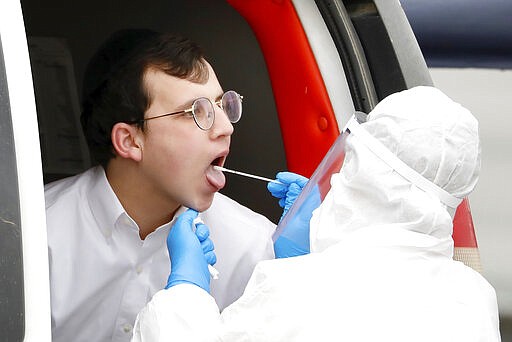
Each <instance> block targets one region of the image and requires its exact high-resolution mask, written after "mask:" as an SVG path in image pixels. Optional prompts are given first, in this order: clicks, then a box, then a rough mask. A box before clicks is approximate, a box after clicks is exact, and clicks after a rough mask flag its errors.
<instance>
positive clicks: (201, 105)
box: [192, 97, 215, 131]
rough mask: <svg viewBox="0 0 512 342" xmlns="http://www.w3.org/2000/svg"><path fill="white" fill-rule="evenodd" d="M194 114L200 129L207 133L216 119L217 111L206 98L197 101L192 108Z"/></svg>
mask: <svg viewBox="0 0 512 342" xmlns="http://www.w3.org/2000/svg"><path fill="white" fill-rule="evenodd" d="M192 113H193V114H194V120H195V121H196V124H197V126H198V127H199V128H201V129H203V130H205V131H206V130H208V129H210V128H211V127H212V125H213V120H214V119H215V110H214V109H213V105H212V103H211V102H210V100H208V99H207V98H204V97H201V98H199V99H197V100H195V101H194V104H193V106H192Z"/></svg>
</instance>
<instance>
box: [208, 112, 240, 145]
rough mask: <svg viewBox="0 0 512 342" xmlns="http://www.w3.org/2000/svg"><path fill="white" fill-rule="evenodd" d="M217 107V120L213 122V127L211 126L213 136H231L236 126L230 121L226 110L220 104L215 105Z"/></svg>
mask: <svg viewBox="0 0 512 342" xmlns="http://www.w3.org/2000/svg"><path fill="white" fill-rule="evenodd" d="M214 108H215V121H214V122H213V126H212V128H210V132H211V134H212V136H213V137H215V138H216V137H221V136H231V134H233V131H234V128H233V124H232V123H231V121H229V118H228V116H227V115H226V113H224V110H222V108H220V107H219V106H214Z"/></svg>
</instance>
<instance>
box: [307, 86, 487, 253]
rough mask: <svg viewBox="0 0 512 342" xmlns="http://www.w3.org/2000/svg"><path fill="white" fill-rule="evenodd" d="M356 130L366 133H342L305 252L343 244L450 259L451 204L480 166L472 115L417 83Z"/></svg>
mask: <svg viewBox="0 0 512 342" xmlns="http://www.w3.org/2000/svg"><path fill="white" fill-rule="evenodd" d="M349 129H350V128H349ZM358 129H359V130H362V131H363V133H365V134H357V132H356V131H354V132H351V134H350V135H349V136H348V137H347V141H346V147H345V160H344V163H343V166H342V168H341V170H340V172H339V173H337V174H334V175H333V176H332V178H331V189H330V191H329V193H328V194H327V196H326V197H325V199H324V201H323V202H322V204H321V205H320V207H318V208H317V209H316V210H315V211H314V213H313V217H312V219H311V232H310V243H311V251H312V252H320V251H323V250H325V249H327V248H328V247H330V246H332V245H334V244H337V243H339V242H342V241H345V242H347V243H348V242H350V243H351V244H353V243H357V242H360V243H364V244H365V245H367V246H371V245H386V246H388V245H393V246H404V247H413V248H420V249H424V248H427V249H428V250H429V251H431V252H436V253H441V254H444V255H446V256H450V257H451V256H452V255H453V239H452V236H451V235H452V219H453V215H454V213H455V209H456V204H455V205H454V204H453V203H454V200H455V203H458V201H460V200H461V199H462V198H463V197H465V196H467V195H468V194H469V193H470V192H471V191H472V190H473V189H474V187H475V185H476V182H477V180H478V174H479V170H480V144H479V137H478V122H477V120H476V119H475V118H474V117H473V115H472V114H471V113H470V112H469V111H468V110H467V109H465V108H464V107H462V106H461V105H460V104H458V103H455V102H454V101H452V100H451V99H450V98H448V97H447V96H446V95H444V94H443V93H442V92H441V91H440V90H438V89H435V88H432V87H416V88H412V89H409V90H405V91H402V92H399V93H395V94H393V95H390V96H388V97H387V98H385V99H384V100H383V101H381V102H380V103H379V104H378V105H377V106H376V107H375V109H374V110H373V111H372V112H371V113H370V114H369V115H368V117H367V120H366V122H365V123H362V124H361V125H360V126H359V127H358ZM364 135H369V136H370V137H369V138H365V136H364ZM368 140H373V141H374V144H377V145H380V146H381V149H382V150H383V152H386V153H387V154H390V155H391V156H392V157H390V158H388V159H396V160H397V161H396V163H401V164H405V165H403V168H402V170H399V169H398V168H397V167H395V165H396V163H390V162H389V160H386V158H383V157H382V154H384V153H379V152H378V151H376V150H375V149H373V148H371V147H372V144H369V143H368ZM384 150H385V151H384ZM403 169H406V171H407V172H405V173H404V172H403ZM407 174H415V175H416V178H414V177H413V178H411V177H407ZM415 179H416V180H415ZM420 181H421V182H420ZM422 184H423V185H422ZM430 190H432V191H430ZM457 199H458V200H457ZM450 200H451V201H450ZM450 206H451V207H450ZM348 239H350V240H348Z"/></svg>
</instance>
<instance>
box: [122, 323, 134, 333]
mask: <svg viewBox="0 0 512 342" xmlns="http://www.w3.org/2000/svg"><path fill="white" fill-rule="evenodd" d="M132 328H133V327H132V325H131V324H128V323H126V324H125V325H123V331H124V332H125V333H129V332H132Z"/></svg>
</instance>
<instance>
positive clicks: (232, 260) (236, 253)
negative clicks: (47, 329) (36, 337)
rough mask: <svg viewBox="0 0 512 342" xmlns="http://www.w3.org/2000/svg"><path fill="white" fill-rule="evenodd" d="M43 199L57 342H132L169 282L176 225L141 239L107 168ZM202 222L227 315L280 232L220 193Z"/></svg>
mask: <svg viewBox="0 0 512 342" xmlns="http://www.w3.org/2000/svg"><path fill="white" fill-rule="evenodd" d="M45 196H46V214H47V229H48V249H49V250H48V253H49V259H50V281H51V284H50V285H51V304H52V335H53V341H66V342H68V341H129V340H130V338H131V334H132V328H133V324H134V321H135V317H136V315H137V312H139V311H140V310H141V309H142V308H143V307H144V305H145V304H146V303H147V302H148V301H149V300H150V299H151V297H152V296H153V294H155V293H156V292H157V291H158V290H160V289H162V288H163V287H164V286H165V285H166V283H167V278H168V276H169V273H170V262H169V256H168V252H167V247H166V238H167V234H168V232H169V229H170V227H171V226H172V224H173V222H174V219H173V220H172V221H171V222H169V223H167V224H164V225H162V226H161V227H159V228H158V229H156V230H155V231H154V232H153V233H151V234H149V235H148V236H147V237H146V238H145V239H144V240H141V239H140V237H139V228H138V226H137V224H136V223H135V222H134V221H133V220H132V219H131V218H130V217H129V216H128V214H127V213H126V212H125V210H124V209H123V207H122V205H121V203H120V202H119V200H118V199H117V197H116V195H115V193H114V192H113V190H112V188H111V187H110V185H109V183H108V181H107V178H106V176H105V172H104V170H103V168H101V167H95V168H92V169H90V170H88V171H86V172H84V173H83V174H80V175H77V176H74V177H70V178H66V179H63V180H60V181H57V182H54V183H51V184H49V185H48V186H46V188H45ZM183 210H184V208H181V209H180V210H179V211H178V214H179V213H181V212H182V211H183ZM200 216H201V218H202V219H203V221H204V222H205V224H206V225H208V227H209V228H210V234H211V235H210V236H211V239H212V241H213V242H214V244H215V251H216V255H217V260H218V261H217V264H216V265H215V267H216V268H217V269H218V270H219V272H220V279H219V280H212V284H211V292H212V295H213V296H214V297H215V299H216V301H217V303H218V304H219V306H220V307H221V308H223V307H225V306H227V305H229V304H230V303H231V302H233V301H234V300H236V299H237V298H238V297H239V296H240V295H241V294H242V292H243V289H244V288H245V285H246V283H247V281H248V279H249V277H250V274H251V273H252V270H253V268H254V265H255V264H256V263H257V262H258V261H260V260H264V259H271V258H273V248H272V241H271V238H270V236H271V234H272V232H273V230H274V229H275V225H274V224H273V223H271V222H270V221H269V220H267V219H266V218H265V217H263V216H261V215H259V214H256V213H254V212H253V211H251V210H249V209H247V208H246V207H243V206H241V205H240V204H238V203H236V202H235V201H233V200H231V199H229V198H227V197H226V196H223V195H221V194H219V193H217V194H216V195H215V197H214V201H213V203H212V206H211V207H210V208H209V209H208V210H207V211H205V212H204V213H201V214H200Z"/></svg>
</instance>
